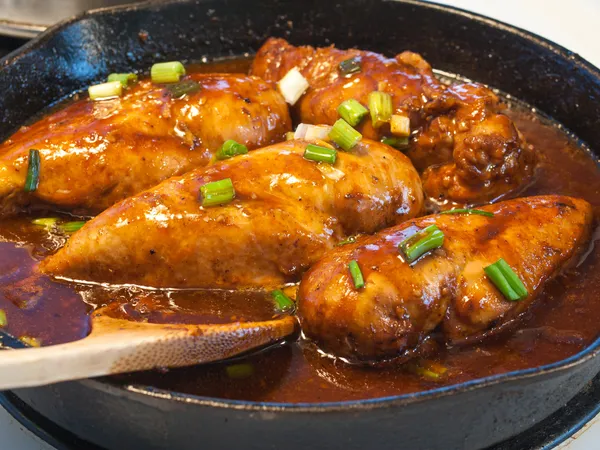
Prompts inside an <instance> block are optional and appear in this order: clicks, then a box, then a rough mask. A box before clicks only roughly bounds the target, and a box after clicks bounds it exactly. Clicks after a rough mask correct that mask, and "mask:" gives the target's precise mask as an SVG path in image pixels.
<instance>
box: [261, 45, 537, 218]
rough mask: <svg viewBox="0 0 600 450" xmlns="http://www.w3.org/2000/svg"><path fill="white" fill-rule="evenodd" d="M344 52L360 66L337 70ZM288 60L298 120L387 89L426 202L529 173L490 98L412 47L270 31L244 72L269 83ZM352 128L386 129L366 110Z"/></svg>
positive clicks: (479, 191) (498, 187) (329, 113)
mask: <svg viewBox="0 0 600 450" xmlns="http://www.w3.org/2000/svg"><path fill="white" fill-rule="evenodd" d="M352 59H354V60H355V61H358V62H359V64H360V71H358V72H357V73H351V74H348V75H344V74H342V73H340V71H339V69H338V66H339V64H340V63H341V62H343V61H347V60H352ZM294 67H297V68H298V69H299V71H300V72H301V73H302V75H303V76H304V77H305V78H306V79H307V80H308V82H309V85H310V87H309V88H308V90H307V91H306V93H305V94H304V95H303V96H302V97H300V99H299V100H298V102H297V103H296V104H295V105H294V107H293V113H294V115H295V116H296V117H297V118H298V119H299V120H300V121H301V122H305V123H312V124H330V125H332V124H333V123H334V122H335V121H336V120H337V119H338V118H339V114H338V111H337V108H338V106H339V105H340V104H341V103H342V102H343V101H344V100H348V99H355V100H357V101H358V102H360V103H361V104H362V105H364V106H367V105H368V96H369V94H370V93H371V92H373V91H382V92H385V93H388V94H390V95H391V97H392V103H393V111H394V114H398V115H403V116H408V118H409V119H410V128H411V130H412V137H411V141H410V147H409V149H408V151H407V154H408V156H409V157H410V158H411V160H412V161H413V162H414V163H415V166H416V167H417V169H418V170H419V172H420V173H421V174H422V178H423V184H424V189H425V194H426V197H428V199H429V200H430V202H431V205H430V206H431V208H432V209H438V208H441V209H447V208H449V207H451V206H453V205H457V204H460V205H464V204H483V203H488V202H490V201H493V200H497V199H499V198H501V197H506V196H508V195H510V194H513V195H514V194H516V193H518V192H519V191H520V190H521V189H522V188H523V187H524V186H525V185H526V184H527V183H528V182H529V181H530V180H531V177H532V174H533V171H534V166H535V161H536V158H535V154H534V152H533V149H532V148H531V147H530V146H528V145H527V144H526V142H525V141H524V139H523V137H522V136H521V134H520V133H519V131H518V130H517V129H516V128H515V125H514V124H513V122H512V121H511V120H510V119H509V118H508V117H507V116H506V115H504V114H502V113H501V112H500V110H501V109H502V105H501V103H500V101H499V99H498V97H497V96H496V95H495V94H494V93H493V92H492V91H491V90H490V89H488V88H486V87H485V86H482V85H480V84H477V83H461V84H457V85H454V86H451V87H448V86H446V85H444V84H442V83H441V82H440V81H439V80H438V79H436V77H435V76H434V74H433V71H432V69H431V66H430V65H429V64H428V63H427V61H425V60H424V59H423V58H422V57H421V56H419V55H418V54H416V53H411V52H403V53H400V54H399V55H397V56H396V57H395V58H386V57H384V56H382V55H380V54H377V53H373V52H368V51H362V50H356V49H351V50H340V49H336V48H335V47H333V46H332V47H327V48H313V47H309V46H302V47H295V46H292V45H290V44H289V43H288V42H286V41H285V40H283V39H276V38H271V39H269V40H268V41H267V42H266V43H265V44H264V45H263V46H262V48H261V49H260V50H259V51H258V53H257V54H256V58H255V59H254V62H253V64H252V69H251V73H252V74H253V75H257V76H260V77H262V78H264V79H265V80H267V81H269V82H277V81H279V80H281V79H282V78H283V77H284V76H285V75H286V74H287V73H288V71H290V70H291V69H292V68H294ZM358 129H359V131H360V132H361V133H362V134H363V135H364V136H366V137H368V138H371V139H381V138H382V137H385V136H390V126H389V124H383V125H381V126H380V127H378V128H374V127H373V124H372V122H371V120H370V118H369V117H368V116H367V118H366V119H364V120H363V121H362V122H361V124H360V125H359V126H358Z"/></svg>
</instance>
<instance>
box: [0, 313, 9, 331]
mask: <svg viewBox="0 0 600 450" xmlns="http://www.w3.org/2000/svg"><path fill="white" fill-rule="evenodd" d="M6 325H8V319H7V318H6V311H4V310H3V309H0V327H5V326H6Z"/></svg>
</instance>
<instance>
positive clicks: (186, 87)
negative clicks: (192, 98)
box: [167, 80, 200, 98]
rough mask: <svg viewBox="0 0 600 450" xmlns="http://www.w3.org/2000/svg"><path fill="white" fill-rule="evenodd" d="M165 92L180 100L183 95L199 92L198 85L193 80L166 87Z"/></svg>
mask: <svg viewBox="0 0 600 450" xmlns="http://www.w3.org/2000/svg"><path fill="white" fill-rule="evenodd" d="M167 90H168V91H169V93H170V94H171V97H173V98H180V97H183V96H184V95H189V94H193V93H194V92H198V91H199V90H200V83H198V82H197V81H194V80H184V81H180V82H179V83H173V84H169V85H167Z"/></svg>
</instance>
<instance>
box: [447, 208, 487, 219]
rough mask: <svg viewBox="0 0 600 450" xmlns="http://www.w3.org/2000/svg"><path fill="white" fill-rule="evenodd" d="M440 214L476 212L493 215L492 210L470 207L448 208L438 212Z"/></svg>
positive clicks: (482, 214)
mask: <svg viewBox="0 0 600 450" xmlns="http://www.w3.org/2000/svg"><path fill="white" fill-rule="evenodd" d="M440 214H476V215H478V216H485V217H494V213H493V212H489V211H483V210H481V209H470V208H458V209H449V210H448V211H442V212H440Z"/></svg>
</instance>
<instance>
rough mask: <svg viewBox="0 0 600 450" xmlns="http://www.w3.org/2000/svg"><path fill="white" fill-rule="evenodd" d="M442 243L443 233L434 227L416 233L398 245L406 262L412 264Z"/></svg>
mask: <svg viewBox="0 0 600 450" xmlns="http://www.w3.org/2000/svg"><path fill="white" fill-rule="evenodd" d="M443 243H444V233H443V232H442V230H440V229H439V228H438V227H437V226H436V225H429V226H428V227H427V228H424V229H422V230H421V231H418V232H417V233H415V234H413V235H412V236H410V237H407V238H406V239H404V240H403V241H402V242H400V244H399V245H398V248H399V249H400V250H401V251H402V253H403V254H404V256H405V257H406V260H407V261H408V262H409V263H412V262H414V261H416V260H417V259H419V258H420V257H421V256H423V255H424V254H425V253H427V252H428V251H430V250H433V249H436V248H439V247H441V246H442V245H443Z"/></svg>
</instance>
